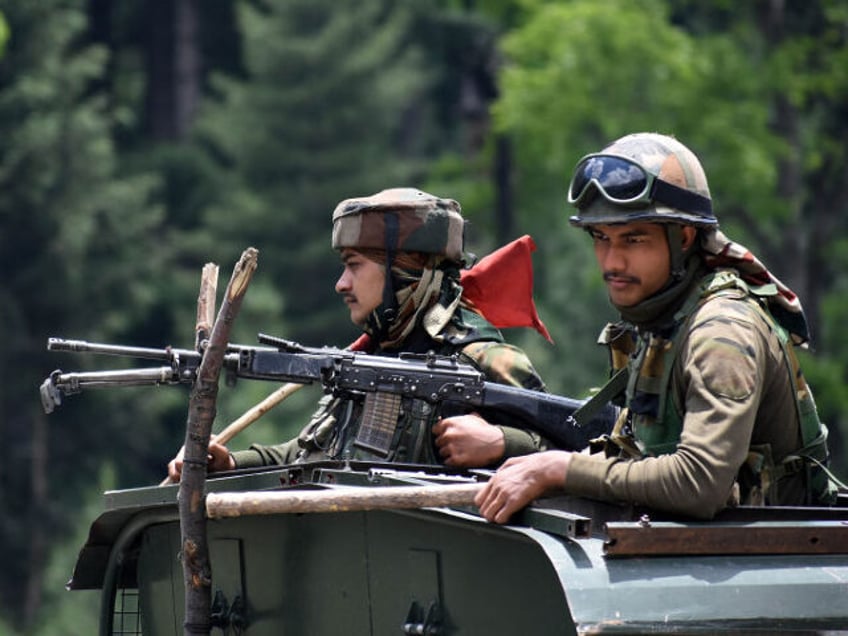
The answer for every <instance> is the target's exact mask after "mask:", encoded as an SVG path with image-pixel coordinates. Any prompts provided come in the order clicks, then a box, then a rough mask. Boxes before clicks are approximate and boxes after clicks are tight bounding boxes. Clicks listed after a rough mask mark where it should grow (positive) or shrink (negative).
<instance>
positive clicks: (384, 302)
mask: <svg viewBox="0 0 848 636" xmlns="http://www.w3.org/2000/svg"><path fill="white" fill-rule="evenodd" d="M463 238H464V220H463V218H462V216H461V212H460V206H459V204H458V203H457V202H456V201H454V200H451V199H443V198H439V197H436V196H433V195H431V194H427V193H426V192H421V191H419V190H416V189H412V188H395V189H390V190H384V191H382V192H379V193H378V194H375V195H373V196H370V197H365V198H355V199H347V200H345V201H342V202H341V203H339V204H338V206H337V207H336V209H335V211H334V213H333V235H332V246H333V248H334V249H336V250H338V251H339V252H340V256H341V260H342V265H343V267H344V269H343V271H342V274H341V276H340V277H339V279H338V281H337V282H336V291H337V292H338V293H339V294H341V295H342V297H343V298H344V302H345V304H346V305H347V307H348V310H349V311H350V319H351V321H353V322H354V323H355V324H356V325H358V326H360V327H361V328H362V329H363V331H364V332H365V334H367V336H366V337H365V338H364V342H365V344H364V345H363V344H362V343H361V342H358V343H357V347H356V348H364V349H365V350H366V351H367V352H368V353H375V354H379V355H384V356H386V355H388V356H395V355H398V354H399V353H401V352H412V353H426V352H428V351H433V352H435V353H437V354H443V355H451V354H459V357H460V359H461V360H463V361H465V362H469V363H471V364H473V365H475V366H476V367H478V368H479V369H480V370H481V371H482V372H483V373H484V374H485V375H486V378H487V379H488V380H489V381H492V382H500V383H504V384H510V385H513V386H517V387H523V388H526V389H532V390H539V391H544V390H545V386H544V383H543V382H542V380H541V378H540V377H539V375H538V374H537V373H536V371H535V369H534V368H533V366H532V364H531V363H530V360H529V359H528V358H527V356H526V355H525V354H524V353H523V352H522V351H521V350H520V349H518V348H516V347H514V346H511V345H508V344H506V343H504V341H503V337H502V335H501V333H500V331H499V330H498V329H496V328H495V327H494V326H492V324H490V323H489V322H488V321H487V320H486V319H485V318H484V317H483V315H481V313H480V312H479V311H478V310H477V308H476V307H475V305H474V304H473V303H472V302H471V301H470V300H469V299H468V298H467V297H466V295H464V294H463V288H462V286H461V285H460V282H459V281H460V268H461V267H462V266H463V258H464V256H463ZM528 291H529V290H528ZM529 305H530V306H532V298H531V300H530V303H529ZM532 313H533V315H532V316H531V317H530V319H531V320H530V321H529V322H528V324H533V323H536V324H537V328H539V327H541V328H540V331H542V333H543V334H545V335H547V333H546V331H545V330H544V325H541V322H540V321H538V317H537V316H536V315H535V309H533V312H532ZM360 340H363V339H360ZM381 397H382V399H388V398H386V397H385V396H381ZM377 399H379V398H377ZM416 402H418V401H413V403H412V405H411V406H410V407H409V408H404V409H403V410H400V408H399V405H398V404H396V403H395V404H392V403H388V402H387V403H385V404H374V403H371V404H369V403H368V402H367V401H366V402H365V403H364V404H363V402H362V401H361V400H359V401H358V400H353V399H350V398H344V397H342V398H336V397H333V396H325V397H324V398H323V399H322V400H321V402H320V404H319V408H318V410H317V411H316V413H315V414H314V415H313V417H312V419H311V421H310V422H309V424H308V425H307V426H306V427H305V428H304V429H303V430H302V431H301V433H300V435H298V437H297V438H296V439H293V440H290V441H288V442H285V443H283V444H279V445H275V446H261V445H258V444H254V445H252V446H251V447H250V448H249V449H248V450H243V451H236V452H233V453H230V452H229V451H228V449H227V448H226V447H224V446H222V445H221V444H218V443H216V442H215V441H214V439H213V441H212V442H211V443H210V446H209V453H210V462H209V470H210V471H220V470H231V469H235V468H246V467H256V466H265V465H274V464H289V463H293V462H302V461H307V460H317V459H328V458H329V459H363V460H364V459H370V460H380V461H394V462H406V463H428V464H438V463H444V464H446V465H449V466H457V467H484V466H494V465H497V464H498V463H499V462H501V461H502V460H503V459H504V458H506V457H514V456H517V455H523V454H526V453H531V452H535V451H537V450H540V449H545V448H547V444H548V443H547V441H546V440H545V439H543V438H542V437H540V436H539V435H538V434H536V433H533V432H530V431H527V430H524V429H521V428H515V427H511V426H509V424H508V422H503V423H496V424H495V425H492V424H489V423H488V422H484V421H482V420H480V419H478V420H459V421H455V422H446V423H444V422H437V420H438V417H437V415H436V414H434V413H431V412H430V411H431V409H430V407H429V406H428V405H427V404H425V403H420V404H418V403H416ZM364 412H365V413H366V414H367V416H366V417H363V413H364ZM386 412H389V413H391V414H392V415H391V416H389V418H388V419H390V420H391V421H390V422H386V421H385V420H386V418H385V417H383V418H381V417H380V414H385V413H386ZM374 413H376V414H377V415H374ZM372 426H391V427H392V428H393V429H394V432H393V434H392V435H390V436H388V437H389V439H391V443H390V444H389V445H388V446H387V447H386V448H377V449H375V448H372V447H370V446H369V444H368V443H366V442H365V441H363V440H371V439H374V438H375V437H377V436H374V435H369V434H368V433H369V429H368V427H372ZM379 437H380V438H385V437H386V435H380V436H379ZM181 469H182V457H181V455H178V456H177V457H175V458H174V459H173V460H171V462H170V463H169V464H168V474H169V476H170V477H171V479H174V480H177V479H179V475H180V471H181Z"/></svg>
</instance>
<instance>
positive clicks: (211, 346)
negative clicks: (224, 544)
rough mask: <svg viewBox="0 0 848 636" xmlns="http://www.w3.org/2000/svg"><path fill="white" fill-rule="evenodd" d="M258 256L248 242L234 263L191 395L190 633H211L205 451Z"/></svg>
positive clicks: (182, 499) (181, 499) (187, 492)
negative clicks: (223, 370)
mask: <svg viewBox="0 0 848 636" xmlns="http://www.w3.org/2000/svg"><path fill="white" fill-rule="evenodd" d="M258 256H259V252H258V251H257V250H256V249H255V248H252V247H249V248H247V249H246V250H245V251H244V252H243V253H242V255H241V258H240V259H239V261H238V262H237V263H236V265H235V268H234V269H233V274H232V277H231V278H230V283H229V284H228V285H227V290H226V292H225V293H224V299H223V302H222V303H221V310H220V311H219V312H218V316H217V318H215V323H214V325H213V326H212V332H211V334H210V336H209V342H208V344H207V346H206V347H205V348H204V352H203V358H201V361H200V366H199V367H198V369H197V376H196V377H195V379H194V382H193V384H192V387H191V395H190V397H189V404H188V422H187V424H186V435H185V442H184V444H183V446H184V447H185V459H184V462H183V471H182V477H181V478H180V491H179V494H178V496H177V504H178V508H179V513H180V535H181V542H180V545H181V548H180V555H181V560H182V565H183V580H184V582H185V613H184V617H185V620H184V622H183V632H184V634H186V635H187V636H188V635H189V634H206V635H208V634H209V633H210V631H211V629H212V625H211V622H210V618H209V615H210V608H211V603H212V568H211V564H210V561H209V545H208V537H207V534H206V515H205V510H204V505H203V499H204V496H205V490H206V487H205V485H206V456H207V453H208V452H209V438H210V436H211V434H212V424H213V422H214V420H215V411H216V400H217V397H218V379H219V377H220V375H221V368H222V367H223V364H224V355H225V354H226V351H227V345H228V343H229V341H230V331H231V330H232V326H233V323H234V322H235V319H236V316H237V315H238V313H239V310H240V309H241V304H242V300H243V299H244V295H245V293H246V292H247V288H248V286H249V284H250V281H251V279H252V278H253V272H254V271H255V270H256V265H257V259H258Z"/></svg>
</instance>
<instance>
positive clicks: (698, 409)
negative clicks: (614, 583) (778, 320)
mask: <svg viewBox="0 0 848 636" xmlns="http://www.w3.org/2000/svg"><path fill="white" fill-rule="evenodd" d="M750 302H751V301H745V300H741V299H735V298H725V297H719V298H715V299H712V300H710V301H708V302H707V303H705V304H704V305H703V306H702V307H700V308H699V309H698V310H697V312H696V314H695V315H694V316H693V319H692V322H691V323H690V328H689V333H688V334H686V335H685V336H684V341H683V343H682V347H681V353H680V355H679V356H678V358H677V360H676V361H675V367H674V370H673V374H674V375H673V379H672V386H673V387H675V389H674V391H673V395H674V396H675V399H677V400H679V402H678V403H679V404H682V405H683V412H684V417H683V429H682V433H681V437H680V442H679V444H678V447H677V449H676V450H675V451H674V452H673V453H670V454H667V455H661V456H658V457H646V458H643V459H638V460H629V459H619V458H604V457H602V456H596V455H592V456H590V455H583V454H574V455H573V456H572V461H571V464H570V466H569V468H568V474H567V479H566V482H565V489H566V491H567V492H569V493H571V494H575V495H581V496H587V497H594V498H598V499H603V500H612V501H624V502H632V503H635V504H638V505H645V506H648V507H651V508H656V509H658V510H665V511H671V512H675V513H682V514H687V515H691V516H694V517H700V518H710V517H712V516H713V515H714V514H715V513H716V512H717V511H718V510H720V509H722V508H723V507H725V505H726V504H727V502H728V500H729V498H730V495H731V491H732V487H733V483H734V481H735V478H736V475H737V472H738V471H739V469H740V467H741V466H742V464H743V462H744V461H745V459H746V457H747V454H748V449H749V446H750V445H751V443H752V441H753V442H755V443H756V442H767V443H770V444H771V445H772V447H773V450H774V452H775V454H776V456H778V457H779V456H782V455H783V454H785V453H788V452H791V451H792V450H793V449H794V448H798V444H799V441H800V440H799V434H798V430H799V427H798V422H797V415H796V413H795V407H794V402H793V398H792V387H791V384H790V383H789V377H788V374H787V371H786V368H785V363H784V361H783V355H782V351H781V348H780V343H779V341H778V339H777V337H776V336H775V335H774V334H773V333H771V332H770V330H769V327H768V325H766V323H765V322H764V321H763V319H762V318H761V317H760V316H759V315H758V314H757V312H756V309H755V308H754V307H752V306H751V305H750V304H749V303H750Z"/></svg>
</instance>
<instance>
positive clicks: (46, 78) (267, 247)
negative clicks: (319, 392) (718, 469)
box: [0, 0, 848, 635]
mask: <svg viewBox="0 0 848 636" xmlns="http://www.w3.org/2000/svg"><path fill="white" fill-rule="evenodd" d="M177 3H179V0H171V4H177ZM95 4H98V3H87V2H83V1H82V0H42V1H41V2H20V1H17V2H15V1H3V2H0V12H2V16H3V18H4V19H5V21H4V22H0V24H2V28H0V36H2V39H4V40H5V47H4V49H3V57H2V59H0V135H1V136H2V139H3V142H4V143H3V146H2V148H0V265H2V270H0V271H2V272H3V274H2V277H0V330H2V331H0V333H3V334H4V335H5V338H4V339H3V342H4V345H3V346H2V347H0V372H1V373H2V376H0V434H2V440H3V441H4V443H5V451H6V452H5V453H4V459H5V461H4V462H3V463H2V465H0V477H2V490H0V497H2V504H3V510H4V514H3V515H2V518H1V519H2V521H0V538H2V543H0V545H2V546H3V547H2V557H3V563H4V570H3V574H2V575H0V631H3V632H4V633H21V634H39V635H54V634H79V633H93V632H94V630H95V627H94V622H96V616H97V612H98V609H97V606H98V598H97V597H96V595H95V594H94V593H87V592H74V593H68V592H65V591H64V589H63V585H64V582H65V581H66V580H67V578H68V577H69V576H70V573H71V568H72V565H73V561H74V558H75V556H76V552H77V551H78V549H79V547H80V546H81V544H82V542H83V541H84V538H85V536H86V533H87V528H88V525H89V524H90V522H91V521H92V519H93V518H94V517H95V516H96V515H97V514H98V511H99V493H100V492H102V491H103V490H105V489H110V488H124V487H131V486H137V485H147V484H154V483H158V482H159V481H160V480H161V478H162V476H163V474H164V467H165V463H166V462H167V460H168V459H169V458H170V457H171V456H172V455H173V453H174V451H175V450H176V449H177V448H178V447H179V445H180V443H181V442H182V439H183V436H184V425H185V417H186V405H187V395H188V393H187V390H183V389H180V388H167V389H153V388H149V389H126V390H121V391H117V390H116V391H108V392H101V393H97V392H93V393H88V394H86V395H83V396H77V397H74V398H71V399H70V400H68V401H67V404H65V405H63V406H62V407H61V409H60V410H59V411H57V412H56V413H54V414H52V415H50V416H49V417H47V416H45V415H44V413H43V412H42V409H41V406H40V403H39V400H38V393H37V387H38V385H39V384H40V382H41V381H42V380H43V379H44V377H45V376H46V375H47V374H48V373H49V372H50V371H52V370H53V369H54V368H56V367H62V368H65V369H66V370H85V369H94V368H105V367H107V366H115V365H122V364H126V361H121V360H109V359H104V358H102V357H101V358H97V359H94V357H92V356H70V355H68V354H52V353H47V352H46V351H45V343H46V340H47V338H48V337H50V336H59V337H68V338H81V339H86V340H91V341H104V342H120V343H123V344H135V345H144V346H165V345H169V344H172V345H175V346H181V347H187V346H191V343H192V342H193V326H194V318H195V300H196V297H197V286H198V282H199V273H200V270H201V268H202V265H203V264H204V263H205V262H209V261H213V262H216V263H218V264H219V265H220V266H221V283H220V286H221V288H223V286H224V285H225V284H226V280H228V278H229V273H230V271H231V267H232V265H233V264H234V263H235V262H236V260H237V259H238V257H239V255H240V253H241V251H242V250H243V249H245V248H246V247H248V246H255V247H257V248H258V249H259V251H260V257H259V269H258V271H257V274H256V276H255V277H254V281H253V283H252V285H251V289H250V290H249V292H248V294H247V296H246V298H245V303H244V306H243V309H242V312H241V314H240V316H239V319H238V321H237V325H236V338H235V339H236V340H237V341H239V342H243V343H248V344H249V343H253V342H255V335H256V333H257V332H260V331H262V332H267V333H272V334H279V335H283V336H285V337H288V338H292V339H295V340H299V341H301V342H304V343H307V344H332V345H344V344H346V343H348V342H350V341H351V340H352V339H353V338H354V337H355V336H356V335H357V334H356V331H355V329H354V328H353V327H352V326H351V325H350V324H349V322H348V320H347V314H346V312H345V311H343V310H342V307H341V304H340V303H339V301H338V299H337V298H335V294H334V293H333V283H334V281H335V278H336V276H337V274H338V271H339V266H338V263H337V261H336V257H335V255H334V254H333V253H332V251H331V250H330V247H329V227H330V224H329V219H330V214H331V212H332V209H333V207H334V206H335V204H336V203H337V202H338V201H339V200H341V199H343V198H347V197H350V196H356V195H364V194H370V193H372V192H375V191H377V190H379V189H382V188H385V187H393V186H398V185H414V186H417V187H421V188H423V189H426V190H429V191H432V192H435V193H438V194H441V195H445V196H451V197H454V198H456V199H458V200H459V201H460V202H461V203H462V205H463V210H464V213H465V215H466V217H467V218H468V219H469V232H468V249H469V251H471V252H473V253H476V254H478V255H484V254H486V253H487V252H489V251H491V250H492V249H494V248H495V247H497V246H498V245H499V244H501V243H503V242H505V241H507V240H511V239H513V238H516V237H517V236H520V235H521V234H525V233H529V234H531V235H532V236H533V237H534V239H535V241H536V243H537V245H538V251H537V252H536V254H535V256H534V262H535V268H536V272H535V274H536V298H537V304H538V307H539V311H540V314H541V315H542V318H543V320H545V322H546V323H547V325H548V327H549V328H550V330H551V333H552V335H553V337H554V340H555V341H556V344H555V345H554V346H551V345H549V344H548V343H546V342H545V341H544V340H542V339H541V338H540V337H539V336H538V335H537V334H535V333H532V332H527V331H523V330H522V331H516V332H514V333H509V334H507V335H508V337H509V339H511V340H512V341H513V342H515V343H516V344H519V345H521V346H523V347H525V348H526V349H527V351H528V352H529V353H530V355H531V357H533V359H534V361H535V362H536V364H537V366H538V367H539V369H540V370H541V372H542V374H543V376H544V377H545V379H546V381H547V383H548V385H549V387H550V388H551V389H552V390H553V391H556V392H559V393H563V394H568V395H580V394H583V393H584V392H586V391H587V390H588V389H589V388H590V387H592V386H594V385H597V384H599V383H600V382H601V381H602V380H603V377H604V372H605V359H604V355H603V353H602V352H601V351H600V350H598V348H597V346H596V345H595V344H594V340H595V335H596V334H597V332H598V331H599V329H600V327H601V326H602V325H603V323H604V322H605V321H606V320H607V319H609V318H612V317H613V316H612V314H611V311H610V308H609V306H608V304H607V302H606V298H605V294H604V290H603V287H602V285H601V281H600V280H599V278H598V276H597V273H596V271H595V268H594V262H593V260H592V257H591V254H590V251H589V249H588V244H587V242H586V239H585V237H584V236H583V234H582V233H581V232H577V231H574V230H572V229H570V228H569V226H568V223H567V215H568V210H567V209H566V205H565V187H566V185H567V180H568V177H569V173H570V170H571V167H572V166H573V165H574V163H575V162H576V161H577V160H578V158H579V157H580V156H581V155H583V154H585V153H588V152H592V151H595V150H597V149H599V148H600V147H601V146H602V145H603V144H605V143H606V142H608V141H609V140H611V139H614V138H616V137H618V136H621V135H623V134H626V133H629V132H634V131H637V130H655V131H660V132H665V133H670V134H674V135H676V136H678V137H679V138H680V139H681V140H682V141H683V142H684V143H686V144H687V145H689V146H690V147H691V148H693V149H694V150H695V151H696V153H697V154H698V155H699V157H700V158H701V159H702V161H703V163H704V165H705V166H706V169H707V173H708V176H709V179H710V186H711V190H712V194H713V199H714V202H715V207H716V210H717V213H718V216H719V218H720V219H721V222H722V226H723V228H724V229H725V231H726V233H727V234H728V235H730V236H731V237H733V238H734V239H736V240H738V241H740V242H743V243H744V244H745V245H747V246H748V247H749V248H751V249H752V251H754V252H755V253H756V254H758V255H759V256H760V257H761V258H762V260H764V261H765V262H766V263H767V264H768V265H769V267H770V268H772V270H773V271H774V272H775V273H776V274H777V275H778V276H779V277H780V278H781V279H783V280H784V281H785V282H787V283H788V284H789V285H790V286H791V287H792V288H793V289H795V290H796V291H797V292H798V293H799V295H800V296H801V298H802V301H803V302H804V304H805V308H806V310H807V313H808V317H809V318H810V320H811V323H812V326H813V330H814V342H813V345H814V346H813V348H812V350H811V351H810V352H809V353H808V354H805V359H804V364H805V370H806V372H807V375H808V378H809V380H810V382H811V384H812V386H813V387H814V390H815V392H816V397H817V400H818V404H819V408H820V411H821V413H822V415H823V418H824V419H825V420H826V421H827V422H828V423H829V425H830V427H831V433H832V448H833V451H834V467H835V469H836V472H837V473H838V474H839V475H841V476H842V477H843V478H844V477H846V475H848V451H846V442H845V440H846V439H848V422H847V421H846V405H848V395H846V391H847V390H848V389H846V377H848V348H847V347H848V345H846V343H845V339H844V338H843V337H842V333H841V327H842V325H844V324H845V323H846V322H848V305H846V303H845V302H844V300H843V299H844V297H845V293H846V292H848V276H846V275H845V271H846V269H847V268H846V265H848V222H846V221H848V210H846V206H848V204H846V198H845V197H844V196H843V193H842V190H843V188H844V183H845V182H846V176H848V174H846V171H848V161H846V156H845V155H846V144H845V143H844V140H845V139H846V136H847V135H846V133H848V130H846V129H848V74H847V73H845V71H844V69H845V68H848V46H846V34H848V6H846V4H845V3H844V2H841V1H839V0H820V1H819V2H812V3H810V2H804V1H803V0H787V2H785V3H783V4H782V5H780V6H781V7H782V9H781V11H780V12H776V11H775V6H776V5H775V3H770V2H767V1H765V0H754V1H752V2H748V3H732V2H728V1H727V0H711V1H698V0H606V1H604V2H597V1H595V0H560V1H553V0H498V1H497V2H495V1H485V2H484V1H478V2H474V1H467V0H466V1H462V2H460V1H458V0H418V1H413V0H358V1H355V2H354V1H353V0H287V1H273V0H264V1H258V0H254V1H247V0H244V1H242V0H217V1H216V2H214V3H201V9H200V27H201V29H202V31H203V37H202V42H201V53H202V55H203V59H204V62H205V65H204V69H203V73H202V95H201V99H200V101H199V106H198V109H197V111H196V112H195V114H194V116H193V119H192V126H191V129H190V131H189V132H188V133H187V134H185V135H181V136H180V135H177V136H171V137H165V138H163V137H162V136H157V135H153V134H151V132H150V126H149V121H148V117H149V104H148V103H147V102H146V96H147V95H148V94H149V90H148V89H149V87H150V86H151V85H152V81H153V79H155V78H153V77H151V76H150V74H149V73H148V72H147V71H146V68H147V67H146V66H145V59H146V58H145V54H146V52H148V48H147V47H149V44H147V40H145V33H146V29H148V28H149V24H148V22H146V21H145V20H146V18H145V16H147V15H148V14H147V13H146V11H148V9H149V6H150V5H147V4H145V3H144V2H141V1H140V0H125V1H124V2H122V3H119V5H117V6H116V7H113V9H112V10H111V12H110V14H109V15H110V22H109V24H108V28H107V29H106V32H107V34H108V37H102V32H103V31H102V29H101V31H100V32H99V33H100V34H101V35H100V36H98V35H97V33H98V31H97V30H96V29H95V28H94V26H95V25H94V24H93V18H94V17H95V11H94V10H93V9H92V7H93V6H94V5H95ZM100 4H101V7H102V3H100ZM107 4H108V3H107ZM101 26H102V25H101ZM7 27H8V28H7ZM272 388H273V387H269V386H264V385H262V384H261V383H253V384H248V383H241V384H239V385H238V386H237V387H236V388H235V389H231V388H224V389H223V390H222V391H221V393H220V397H219V415H218V425H217V427H218V428H222V427H223V426H224V425H225V423H226V422H229V421H231V420H232V419H234V418H235V417H237V416H238V415H239V414H241V413H242V412H243V411H245V410H246V409H247V408H249V407H250V406H251V405H253V404H255V403H256V402H257V401H259V400H260V399H261V398H262V397H264V395H266V394H267V393H268V392H270V391H271V390H272ZM315 397H316V394H315V392H314V391H312V390H308V391H303V392H301V393H300V394H298V395H297V396H296V397H295V398H292V400H291V401H289V402H286V404H285V405H283V406H281V407H280V408H279V409H278V411H277V412H275V413H274V414H272V415H269V416H266V418H264V419H263V420H262V421H260V423H258V424H256V425H255V426H254V427H252V428H251V429H250V431H249V432H248V433H246V434H245V435H244V436H243V437H244V439H241V438H238V439H237V440H236V441H235V442H234V446H236V447H239V446H240V445H246V444H247V443H249V442H250V441H254V440H256V441H263V442H270V441H275V440H280V439H284V438H287V437H289V436H290V435H291V434H292V433H293V432H294V431H296V430H297V429H299V427H300V425H301V424H302V423H303V422H304V421H305V418H306V417H307V414H308V412H309V410H310V407H311V405H312V404H314V400H315Z"/></svg>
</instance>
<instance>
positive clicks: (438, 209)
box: [332, 188, 465, 262]
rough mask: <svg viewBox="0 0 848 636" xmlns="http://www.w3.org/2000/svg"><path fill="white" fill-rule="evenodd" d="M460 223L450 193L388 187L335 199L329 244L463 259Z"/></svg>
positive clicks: (462, 224) (462, 227)
mask: <svg viewBox="0 0 848 636" xmlns="http://www.w3.org/2000/svg"><path fill="white" fill-rule="evenodd" d="M464 227H465V222H464V220H463V218H462V214H461V210H460V206H459V203H457V202H456V201H454V200H453V199H442V198H440V197H437V196H434V195H432V194H428V193H426V192H422V191H421V190H418V189H416V188H392V189H389V190H383V191H382V192H378V193H377V194H374V195H372V196H370V197H362V198H355V199H345V200H344V201H342V202H341V203H339V204H338V205H337V206H336V209H335V211H334V212H333V240H332V244H333V249H337V250H340V249H344V248H346V247H350V248H354V249H383V250H392V251H403V252H423V253H425V254H437V255H440V256H444V257H445V258H448V259H450V260H453V261H457V262H461V261H462V250H463V234H464V232H463V231H464ZM387 228H388V230H387ZM393 236H394V240H392V237H393Z"/></svg>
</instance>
